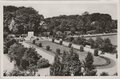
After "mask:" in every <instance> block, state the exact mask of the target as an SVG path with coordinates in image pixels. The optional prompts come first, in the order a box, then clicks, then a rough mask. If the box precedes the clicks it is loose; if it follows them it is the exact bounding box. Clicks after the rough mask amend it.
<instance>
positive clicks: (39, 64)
mask: <svg viewBox="0 0 120 79" xmlns="http://www.w3.org/2000/svg"><path fill="white" fill-rule="evenodd" d="M49 66H50V64H49V61H48V60H47V59H45V58H41V59H39V60H38V62H37V67H38V68H45V67H49Z"/></svg>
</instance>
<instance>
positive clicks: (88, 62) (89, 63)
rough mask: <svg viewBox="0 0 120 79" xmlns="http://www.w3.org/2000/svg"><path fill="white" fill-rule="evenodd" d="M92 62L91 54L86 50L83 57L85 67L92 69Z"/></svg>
mask: <svg viewBox="0 0 120 79" xmlns="http://www.w3.org/2000/svg"><path fill="white" fill-rule="evenodd" d="M93 62H94V59H93V55H92V54H91V53H90V52H88V54H87V56H86V58H85V67H86V69H89V70H92V69H94V66H93Z"/></svg>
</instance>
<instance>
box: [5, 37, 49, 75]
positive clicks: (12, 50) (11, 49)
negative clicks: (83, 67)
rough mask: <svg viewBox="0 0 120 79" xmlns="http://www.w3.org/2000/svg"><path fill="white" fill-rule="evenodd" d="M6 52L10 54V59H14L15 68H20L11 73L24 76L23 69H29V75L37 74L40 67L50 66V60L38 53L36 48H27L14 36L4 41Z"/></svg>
mask: <svg viewBox="0 0 120 79" xmlns="http://www.w3.org/2000/svg"><path fill="white" fill-rule="evenodd" d="M4 47H5V48H6V49H4V53H6V54H8V56H9V58H10V61H11V62H12V61H14V62H15V63H14V65H15V68H16V69H18V70H15V71H13V72H14V73H12V72H11V74H10V75H13V76H18V75H19V76H20V75H21V76H22V75H23V74H21V72H22V71H26V70H27V71H29V75H31V76H32V75H35V74H36V72H37V70H38V68H45V67H49V66H50V64H49V61H48V60H47V59H44V58H42V56H41V55H39V54H38V53H37V51H36V50H35V48H32V47H30V48H26V47H24V46H23V45H22V44H21V43H18V41H16V39H14V38H8V37H7V39H6V41H5V42H4Z"/></svg>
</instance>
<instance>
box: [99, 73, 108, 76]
mask: <svg viewBox="0 0 120 79" xmlns="http://www.w3.org/2000/svg"><path fill="white" fill-rule="evenodd" d="M100 76H109V74H108V73H107V72H102V73H101V74H100Z"/></svg>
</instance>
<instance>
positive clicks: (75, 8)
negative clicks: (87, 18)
mask: <svg viewBox="0 0 120 79" xmlns="http://www.w3.org/2000/svg"><path fill="white" fill-rule="evenodd" d="M12 5H14V6H17V7H19V6H25V7H33V8H34V9H35V10H37V11H38V12H39V14H42V15H43V16H44V17H45V18H48V17H53V16H59V15H76V14H77V15H81V14H82V13H83V12H85V11H87V12H89V13H90V14H91V13H97V12H99V13H105V14H110V15H111V16H112V18H113V19H117V5H116V4H114V3H103V4H99V3H95V4H94V3H90V4H86V3H84V4H81V3H50V4H49V3H44V4H12Z"/></svg>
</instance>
